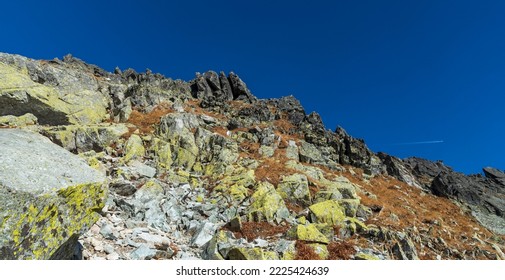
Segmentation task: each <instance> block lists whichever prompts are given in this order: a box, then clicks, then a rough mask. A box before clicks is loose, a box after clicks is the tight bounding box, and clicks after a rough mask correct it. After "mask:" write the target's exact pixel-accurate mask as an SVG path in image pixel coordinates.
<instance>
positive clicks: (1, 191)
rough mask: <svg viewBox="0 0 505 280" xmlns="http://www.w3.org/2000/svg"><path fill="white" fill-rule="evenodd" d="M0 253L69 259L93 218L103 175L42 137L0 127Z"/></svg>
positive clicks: (101, 202)
mask: <svg viewBox="0 0 505 280" xmlns="http://www.w3.org/2000/svg"><path fill="white" fill-rule="evenodd" d="M0 146H1V147H2V149H1V150H0V221H1V222H0V259H71V258H73V256H74V249H75V246H76V242H77V237H78V236H79V235H80V234H82V233H83V232H84V231H86V230H87V229H88V228H89V227H90V226H91V225H92V224H93V223H95V222H96V220H97V219H98V216H99V215H98V213H97V212H98V211H100V210H101V209H102V207H103V206H104V202H105V198H106V188H105V187H104V181H105V178H104V177H103V176H102V175H101V174H100V173H99V172H97V171H95V170H94V169H92V168H90V167H89V166H88V165H87V164H86V163H85V162H84V160H83V159H81V158H79V157H78V156H75V155H73V154H71V153H69V152H68V151H66V150H64V149H62V148H61V147H59V146H57V145H55V144H53V143H51V142H50V141H49V140H48V139H47V138H45V137H43V136H41V135H39V134H36V133H32V132H27V131H22V130H17V129H2V130H0Z"/></svg>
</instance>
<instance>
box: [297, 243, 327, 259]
mask: <svg viewBox="0 0 505 280" xmlns="http://www.w3.org/2000/svg"><path fill="white" fill-rule="evenodd" d="M295 247H296V256H295V260H300V261H308V260H321V257H319V255H318V254H317V253H316V252H315V251H314V248H312V247H310V246H309V245H307V244H305V243H304V242H302V241H299V240H298V241H296V245H295Z"/></svg>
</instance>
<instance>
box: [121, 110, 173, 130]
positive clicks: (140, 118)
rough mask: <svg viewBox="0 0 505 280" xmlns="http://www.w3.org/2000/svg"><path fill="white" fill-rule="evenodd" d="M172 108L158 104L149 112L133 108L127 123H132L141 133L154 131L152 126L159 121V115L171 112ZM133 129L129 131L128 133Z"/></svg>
mask: <svg viewBox="0 0 505 280" xmlns="http://www.w3.org/2000/svg"><path fill="white" fill-rule="evenodd" d="M173 112H174V110H173V109H172V108H170V107H169V106H168V105H158V106H156V107H154V109H153V110H152V111H151V112H149V113H142V112H139V111H137V110H133V112H132V113H131V114H130V118H128V123H130V124H133V125H134V126H135V127H136V128H135V129H133V130H136V129H138V130H139V131H140V133H142V134H149V133H152V132H153V131H154V126H155V125H156V124H159V123H160V120H161V117H163V116H165V115H167V114H169V113H173ZM131 133H133V131H130V135H131Z"/></svg>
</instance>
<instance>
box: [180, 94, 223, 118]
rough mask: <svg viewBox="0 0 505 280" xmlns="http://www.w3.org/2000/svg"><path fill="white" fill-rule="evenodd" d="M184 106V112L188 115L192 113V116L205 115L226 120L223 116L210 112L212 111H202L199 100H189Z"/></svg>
mask: <svg viewBox="0 0 505 280" xmlns="http://www.w3.org/2000/svg"><path fill="white" fill-rule="evenodd" d="M185 105H186V106H184V111H186V112H188V113H192V114H196V115H207V116H210V117H213V118H215V119H218V120H226V118H227V117H226V116H225V115H223V114H219V113H216V112H212V111H208V110H205V109H203V108H202V107H200V100H198V99H190V100H188V101H186V102H185Z"/></svg>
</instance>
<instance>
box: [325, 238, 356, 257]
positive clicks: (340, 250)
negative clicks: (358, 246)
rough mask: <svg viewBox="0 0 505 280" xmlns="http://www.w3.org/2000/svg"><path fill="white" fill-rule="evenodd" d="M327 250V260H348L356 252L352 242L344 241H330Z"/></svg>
mask: <svg viewBox="0 0 505 280" xmlns="http://www.w3.org/2000/svg"><path fill="white" fill-rule="evenodd" d="M328 252H329V253H330V255H329V256H328V259H329V260H349V259H351V258H352V257H353V256H354V254H356V250H355V249H354V246H353V244H351V243H349V242H345V241H340V242H331V243H330V244H329V245H328Z"/></svg>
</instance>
